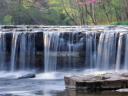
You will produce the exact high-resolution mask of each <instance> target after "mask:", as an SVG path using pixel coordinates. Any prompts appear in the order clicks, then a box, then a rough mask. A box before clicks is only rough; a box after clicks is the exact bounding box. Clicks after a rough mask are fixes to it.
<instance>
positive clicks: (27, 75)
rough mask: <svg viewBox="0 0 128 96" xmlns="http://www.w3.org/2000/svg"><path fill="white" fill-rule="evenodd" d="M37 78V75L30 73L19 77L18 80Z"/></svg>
mask: <svg viewBox="0 0 128 96" xmlns="http://www.w3.org/2000/svg"><path fill="white" fill-rule="evenodd" d="M35 77H36V75H35V74H33V73H29V74H25V75H22V76H19V77H18V78H17V79H27V78H35Z"/></svg>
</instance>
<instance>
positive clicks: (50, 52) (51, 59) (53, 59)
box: [44, 32, 60, 72]
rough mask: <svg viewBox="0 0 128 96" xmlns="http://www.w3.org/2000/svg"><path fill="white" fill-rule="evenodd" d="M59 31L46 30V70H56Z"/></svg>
mask: <svg viewBox="0 0 128 96" xmlns="http://www.w3.org/2000/svg"><path fill="white" fill-rule="evenodd" d="M59 35H60V33H59V32H44V47H45V48H44V71H45V72H49V71H56V66H57V52H58V50H57V49H58V46H59V45H58V43H59Z"/></svg>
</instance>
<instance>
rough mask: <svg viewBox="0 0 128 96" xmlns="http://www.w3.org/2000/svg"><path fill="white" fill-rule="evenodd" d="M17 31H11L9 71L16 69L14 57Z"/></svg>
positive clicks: (15, 54) (15, 56) (15, 55)
mask: <svg viewBox="0 0 128 96" xmlns="http://www.w3.org/2000/svg"><path fill="white" fill-rule="evenodd" d="M18 36H19V33H18V32H14V33H13V37H12V45H11V62H10V63H11V71H14V70H15V69H16V64H17V62H16V58H17V52H18V51H17V49H18V48H17V45H18Z"/></svg>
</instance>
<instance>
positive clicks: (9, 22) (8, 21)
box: [3, 15, 12, 25]
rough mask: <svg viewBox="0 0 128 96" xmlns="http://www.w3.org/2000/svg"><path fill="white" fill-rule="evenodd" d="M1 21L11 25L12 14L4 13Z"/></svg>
mask: <svg viewBox="0 0 128 96" xmlns="http://www.w3.org/2000/svg"><path fill="white" fill-rule="evenodd" d="M3 22H4V24H5V25H11V24H12V16H10V15H6V16H5V17H4V21H3Z"/></svg>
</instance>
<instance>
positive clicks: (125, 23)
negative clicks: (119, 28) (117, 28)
mask: <svg viewBox="0 0 128 96" xmlns="http://www.w3.org/2000/svg"><path fill="white" fill-rule="evenodd" d="M112 25H128V21H127V22H115V23H112Z"/></svg>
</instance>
